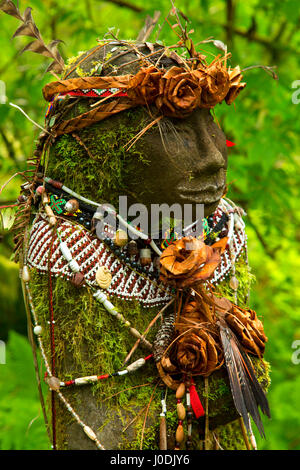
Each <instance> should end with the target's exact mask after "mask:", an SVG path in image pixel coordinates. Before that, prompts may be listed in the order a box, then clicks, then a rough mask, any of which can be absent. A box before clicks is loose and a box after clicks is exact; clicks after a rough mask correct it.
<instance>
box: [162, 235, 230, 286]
mask: <svg viewBox="0 0 300 470" xmlns="http://www.w3.org/2000/svg"><path fill="white" fill-rule="evenodd" d="M226 244H227V238H226V237H224V238H222V239H221V240H220V241H218V242H217V243H215V244H214V245H212V246H208V245H205V243H204V242H202V241H201V240H198V239H197V238H193V237H183V238H181V239H179V240H176V241H175V242H173V243H171V245H169V246H168V247H167V248H166V249H165V250H164V251H163V253H162V255H161V257H160V263H161V269H160V279H161V280H162V281H163V282H164V283H166V284H169V285H173V286H175V287H177V288H184V287H195V286H196V285H197V284H198V283H199V282H201V281H206V280H207V279H209V278H210V277H211V276H212V274H213V272H214V270H215V269H216V268H217V266H218V265H219V263H220V261H221V254H222V253H223V251H224V250H225V247H226Z"/></svg>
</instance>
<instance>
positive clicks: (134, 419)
mask: <svg viewBox="0 0 300 470" xmlns="http://www.w3.org/2000/svg"><path fill="white" fill-rule="evenodd" d="M146 408H147V405H146V406H144V408H142V409H141V410H140V411H139V412H138V414H137V415H136V416H135V417H134V418H133V419H132V420H131V421H130V423H128V424H127V426H126V428H124V429H123V430H122V432H125V431H127V429H128V428H129V427H130V426H131V425H132V424H133V423H134V422H135V421H136V420H137V418H138V417H139V416H140V415H141V414H142V413H143V411H144V410H145V409H146Z"/></svg>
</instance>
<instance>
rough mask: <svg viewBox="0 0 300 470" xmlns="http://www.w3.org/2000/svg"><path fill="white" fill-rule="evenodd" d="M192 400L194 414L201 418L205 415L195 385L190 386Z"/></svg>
mask: <svg viewBox="0 0 300 470" xmlns="http://www.w3.org/2000/svg"><path fill="white" fill-rule="evenodd" d="M190 398H191V406H192V408H193V412H194V413H195V416H196V418H197V419H198V418H200V417H201V416H204V415H205V412H204V409H203V406H202V403H201V401H200V398H199V395H198V393H197V390H196V387H195V384H193V383H192V384H191V385H190Z"/></svg>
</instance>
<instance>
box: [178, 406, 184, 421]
mask: <svg viewBox="0 0 300 470" xmlns="http://www.w3.org/2000/svg"><path fill="white" fill-rule="evenodd" d="M185 415H186V411H185V407H184V405H183V404H182V403H181V402H180V403H177V416H178V419H180V420H181V421H183V420H184V419H185Z"/></svg>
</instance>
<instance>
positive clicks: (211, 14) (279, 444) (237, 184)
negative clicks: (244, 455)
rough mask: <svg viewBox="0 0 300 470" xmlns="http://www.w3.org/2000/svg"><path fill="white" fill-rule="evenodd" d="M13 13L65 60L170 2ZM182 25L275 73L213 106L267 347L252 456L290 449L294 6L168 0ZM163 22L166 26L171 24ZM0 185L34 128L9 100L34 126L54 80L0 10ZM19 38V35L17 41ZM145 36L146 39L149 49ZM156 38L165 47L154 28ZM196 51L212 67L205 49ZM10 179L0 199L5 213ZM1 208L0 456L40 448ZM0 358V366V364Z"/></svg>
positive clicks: (298, 103)
mask: <svg viewBox="0 0 300 470" xmlns="http://www.w3.org/2000/svg"><path fill="white" fill-rule="evenodd" d="M19 4H20V9H21V11H24V10H25V8H26V7H27V6H31V7H32V8H33V11H32V14H33V17H34V19H35V22H36V24H37V25H38V27H39V29H40V31H41V33H42V36H43V38H44V39H45V41H46V42H50V41H51V40H53V39H57V38H59V39H62V40H63V41H64V43H61V45H60V46H59V47H60V51H61V54H62V55H63V57H64V58H65V59H67V58H70V57H72V56H77V55H78V53H79V52H80V51H84V50H87V49H89V48H91V47H93V46H95V45H96V40H97V38H100V39H101V38H102V37H103V36H104V34H105V33H107V32H108V31H109V29H110V28H114V29H113V30H112V31H113V33H114V34H116V33H117V30H118V29H119V30H120V31H119V33H118V34H119V38H122V39H135V38H136V37H137V34H138V32H139V31H140V30H141V28H142V26H143V24H144V20H145V17H146V15H150V16H153V15H154V12H155V11H157V10H159V11H160V12H161V16H160V19H159V22H158V23H159V25H162V24H163V22H164V18H165V17H166V16H167V15H168V12H169V11H170V8H171V6H170V2H169V0H152V1H151V2H147V1H146V2H145V1H143V0H107V1H98V0H82V1H80V2H78V1H77V0H69V1H68V2H62V1H56V0H44V1H40V0H30V1H29V2H27V1H23V0H22V1H20V2H19ZM176 6H177V7H178V8H179V9H180V10H181V11H183V12H184V14H185V15H187V17H188V18H189V19H190V20H191V25H190V26H191V29H194V30H195V32H194V33H193V35H192V37H193V41H194V43H197V42H200V41H202V40H203V39H207V38H211V37H213V38H215V39H218V40H221V41H223V42H224V43H225V44H227V46H228V50H229V51H231V52H232V58H231V59H230V60H231V63H232V65H233V66H235V65H236V64H240V66H241V68H246V67H249V66H251V65H257V64H260V65H268V66H273V65H276V66H277V68H276V74H277V75H278V80H273V79H272V77H271V76H270V75H269V74H267V73H266V72H265V71H264V70H263V69H261V68H256V69H250V70H248V71H247V73H246V81H247V87H246V89H245V90H244V91H243V92H242V94H241V95H240V97H239V98H238V99H237V100H236V101H235V104H234V105H232V106H230V107H229V106H227V105H226V104H225V103H224V104H222V105H218V106H217V107H216V108H215V115H216V118H217V119H218V121H219V123H220V125H221V127H222V129H223V130H224V132H225V134H226V137H227V139H228V140H231V141H233V142H234V143H235V144H236V145H235V146H234V147H232V148H230V149H229V170H228V182H229V183H230V184H229V194H228V195H229V197H230V198H231V199H233V200H234V201H235V202H236V203H238V204H239V205H241V206H242V207H243V208H244V209H245V210H246V212H247V217H246V219H245V221H246V224H247V234H248V239H249V241H248V246H249V260H250V264H251V266H252V272H253V273H254V274H255V276H256V283H255V284H254V286H253V290H252V294H251V307H252V308H253V309H254V310H256V311H257V312H258V314H259V316H260V317H261V318H263V321H264V325H265V331H266V334H267V336H268V338H269V341H268V344H267V350H266V356H265V357H266V359H267V360H268V361H269V362H270V363H271V367H272V375H271V377H272V385H271V388H270V392H269V401H270V406H271V410H272V420H271V421H268V420H267V421H264V424H265V430H266V435H267V438H266V440H261V439H260V438H258V443H259V448H261V449H272V450H279V449H294V450H296V449H298V450H299V449H300V437H299V436H300V433H299V430H300V406H299V389H300V374H299V372H300V325H299V318H300V314H299V305H300V302H299V300H300V257H299V242H300V211H299V186H300V181H299V174H300V172H299V166H300V141H299V130H300V119H299V110H300V68H299V51H300V48H299V43H300V31H299V26H300V6H299V1H298V0H264V1H258V0H247V2H244V1H241V0H240V1H235V0H178V1H177V2H176ZM169 20H170V21H171V22H172V23H175V20H174V18H172V17H171V16H170V17H169ZM0 26H1V36H0V50H1V53H0V186H2V184H4V182H5V181H6V180H7V179H8V178H9V177H10V176H12V175H13V174H14V173H16V172H18V171H23V170H25V168H26V159H27V158H28V156H30V155H31V153H32V151H33V148H34V139H35V138H36V136H37V129H36V128H35V127H34V126H33V125H32V124H31V123H30V122H29V121H28V120H26V119H25V117H24V116H23V115H22V114H21V113H20V112H19V111H18V110H17V109H16V108H13V107H12V106H11V105H10V104H9V103H10V102H12V103H14V104H16V105H18V106H21V107H22V108H23V109H24V111H26V113H27V114H28V115H29V116H30V117H31V118H32V119H33V120H35V121H36V122H38V123H39V124H40V125H43V116H44V113H45V111H46V107H47V106H46V103H45V102H44V100H43V97H42V93H41V90H42V87H43V85H44V84H45V83H47V82H49V81H51V80H52V79H53V77H51V75H50V74H49V73H46V72H45V71H46V69H47V67H48V65H49V64H50V60H49V59H46V58H45V59H44V60H43V58H42V57H41V56H38V55H35V54H32V53H31V52H25V53H24V54H22V55H20V54H19V52H20V50H21V49H22V48H23V47H24V46H25V45H26V43H27V41H26V39H25V38H24V37H17V38H15V39H13V40H11V37H12V35H13V33H14V31H15V30H16V28H17V27H18V26H19V24H18V21H17V20H16V19H15V18H13V17H10V16H8V15H5V14H4V13H2V12H1V13H0ZM28 39H29V38H28ZM151 39H152V40H154V39H155V33H154V34H153V35H152V36H151V37H150V40H151ZM159 41H162V42H163V43H166V44H174V43H175V42H176V35H175V34H174V32H172V30H171V29H170V28H169V27H168V26H166V27H163V28H162V30H161V33H160V36H159ZM199 48H201V49H202V50H203V52H204V53H205V54H206V55H207V57H208V59H209V58H210V57H211V58H213V56H214V55H216V54H217V53H218V52H219V51H218V50H217V49H216V48H215V47H214V46H213V45H212V44H211V43H206V44H201V45H199ZM21 183H22V181H21V179H19V178H15V179H14V180H13V181H12V182H11V183H10V184H9V186H7V188H6V189H5V191H4V192H3V193H2V194H1V196H0V205H9V204H13V203H14V202H15V200H16V198H17V196H18V194H19V189H20V184H21ZM11 216H12V213H11V209H5V210H2V211H1V219H3V221H4V226H5V227H4V228H3V227H2V228H1V232H0V237H1V238H0V309H1V314H0V340H1V343H0V349H1V348H2V349H1V351H0V356H1V357H0V362H4V360H3V359H4V353H6V363H5V364H1V363H0V449H48V448H49V444H48V441H47V436H46V432H45V429H44V424H43V418H42V414H41V410H40V406H39V400H38V394H37V387H36V382H35V374H34V368H33V361H32V356H31V350H30V346H29V343H28V340H27V334H26V315H25V312H24V307H23V300H22V294H21V288H20V283H19V279H18V275H19V272H18V266H17V265H16V264H15V263H13V262H12V261H11V260H10V257H11V254H12V247H13V242H12V236H11V234H9V232H8V230H7V228H9V225H10V222H11ZM1 358H2V361H1Z"/></svg>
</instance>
